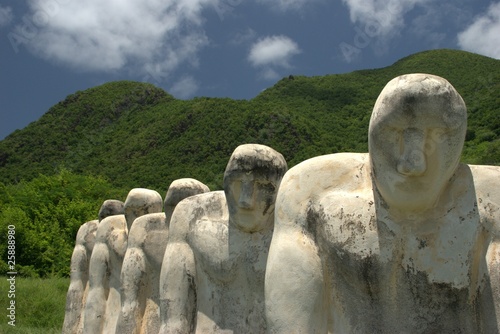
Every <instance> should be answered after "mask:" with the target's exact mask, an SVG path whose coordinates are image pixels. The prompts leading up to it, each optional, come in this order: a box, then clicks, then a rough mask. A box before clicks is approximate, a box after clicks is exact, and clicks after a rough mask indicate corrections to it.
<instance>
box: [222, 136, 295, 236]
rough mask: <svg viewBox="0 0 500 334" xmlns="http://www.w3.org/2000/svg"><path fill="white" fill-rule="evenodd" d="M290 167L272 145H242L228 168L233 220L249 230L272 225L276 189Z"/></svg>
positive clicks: (226, 176)
mask: <svg viewBox="0 0 500 334" xmlns="http://www.w3.org/2000/svg"><path fill="white" fill-rule="evenodd" d="M286 171H287V164H286V161H285V159H284V158H283V156H282V155H281V154H280V153H278V152H277V151H275V150H273V149H272V148H270V147H267V146H264V145H258V144H245V145H240V146H238V147H237V148H236V149H235V150H234V152H233V154H232V155H231V158H230V159H229V162H228V164H227V167H226V171H225V172H224V193H225V195H226V199H227V205H228V209H229V217H230V218H229V220H230V224H232V225H233V226H236V227H237V228H239V229H240V230H242V231H245V232H256V231H260V230H263V229H265V228H268V227H272V225H273V223H274V204H275V201H276V193H277V191H278V188H279V185H280V183H281V179H282V178H283V175H285V173H286Z"/></svg>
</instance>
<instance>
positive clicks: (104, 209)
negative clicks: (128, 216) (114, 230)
mask: <svg viewBox="0 0 500 334" xmlns="http://www.w3.org/2000/svg"><path fill="white" fill-rule="evenodd" d="M123 213H124V211H123V202H122V201H119V200H117V199H108V200H105V201H104V203H102V205H101V208H100V209H99V222H100V221H101V220H103V219H104V218H106V217H109V216H116V215H123Z"/></svg>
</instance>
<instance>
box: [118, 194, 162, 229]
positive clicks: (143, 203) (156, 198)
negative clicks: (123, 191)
mask: <svg viewBox="0 0 500 334" xmlns="http://www.w3.org/2000/svg"><path fill="white" fill-rule="evenodd" d="M162 207H163V201H162V199H161V196H160V194H158V192H156V191H154V190H150V189H144V188H134V189H132V190H130V192H129V193H128V195H127V199H126V200H125V204H124V212H125V219H126V220H127V226H128V229H129V230H130V227H132V223H133V222H134V220H135V219H136V218H138V217H140V216H143V215H145V214H148V213H157V212H161V211H162Z"/></svg>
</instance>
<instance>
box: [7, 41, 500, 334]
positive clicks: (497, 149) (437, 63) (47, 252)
mask: <svg viewBox="0 0 500 334" xmlns="http://www.w3.org/2000/svg"><path fill="white" fill-rule="evenodd" d="M499 65H500V61H499V60H495V59H491V58H487V57H483V56H479V55H476V54H471V53H467V52H463V51H454V50H433V51H427V52H422V53H418V54H415V55H412V56H409V57H406V58H404V59H401V60H400V61H398V62H396V63H395V64H393V65H391V66H389V67H386V68H382V69H373V70H364V71H357V72H352V73H347V74H340V75H325V76H318V77H305V76H290V77H287V78H284V79H282V80H280V81H279V82H277V83H276V84H275V85H274V86H273V87H271V88H269V89H267V90H265V91H264V92H262V93H261V94H259V95H258V96H256V97H255V98H254V99H251V100H248V101H247V100H232V99H222V98H207V97H199V98H194V99H192V100H189V101H181V100H176V99H174V98H173V97H172V96H170V95H169V94H168V93H166V92H164V91H163V90H161V89H159V88H157V87H155V86H153V85H150V84H144V83H137V82H128V81H120V82H111V83H107V84H104V85H102V86H99V87H95V88H92V89H89V90H86V91H83V92H76V93H74V94H72V95H70V96H68V97H67V98H66V99H65V100H63V101H61V102H60V103H58V104H56V105H54V106H53V107H52V108H51V109H50V110H49V111H48V112H47V113H46V114H45V115H43V116H42V117H41V118H40V119H39V120H38V121H36V122H33V123H32V124H30V125H29V126H27V127H26V128H25V129H23V130H18V131H15V132H14V133H12V134H11V135H9V136H8V137H7V138H6V139H5V140H3V141H0V244H1V245H5V247H4V246H2V247H0V275H5V273H7V272H8V271H9V270H8V266H7V248H6V245H7V236H8V233H7V230H8V226H9V225H15V232H16V234H15V237H16V239H15V240H16V271H17V272H18V276H17V278H16V306H17V307H16V309H17V316H16V327H15V328H12V327H11V326H9V325H7V324H6V321H5V322H2V323H0V332H1V333H4V332H5V333H6V332H9V333H56V332H57V333H59V332H60V329H61V326H62V322H63V318H64V306H63V305H64V304H65V295H66V292H67V288H68V285H69V280H68V278H67V276H68V275H69V263H70V259H71V253H72V250H73V247H74V242H75V237H76V233H77V231H78V228H79V226H80V225H81V224H82V223H84V222H86V221H89V220H93V219H96V218H97V213H98V210H99V207H100V205H101V204H102V202H103V201H104V200H105V199H109V198H116V199H121V200H124V199H125V196H126V194H127V192H128V190H129V189H131V188H134V187H148V188H151V189H155V190H157V191H159V192H160V193H161V194H165V192H166V190H167V188H168V186H169V184H170V183H171V182H172V181H173V180H175V179H178V178H182V177H194V178H197V179H199V180H200V181H202V182H204V183H206V184H207V185H209V187H210V188H211V189H213V190H215V189H221V188H222V174H223V171H224V168H225V165H226V163H227V159H228V158H229V156H230V154H231V153H232V151H233V150H234V148H235V147H236V146H238V145H239V144H243V143H261V144H265V145H268V146H271V147H273V148H275V149H277V150H278V151H280V152H281V153H282V154H283V155H284V156H285V158H286V159H287V161H288V163H289V167H292V166H294V165H295V164H297V163H299V162H301V161H303V160H305V159H308V158H311V157H314V156H317V155H321V154H329V153H335V152H342V151H352V152H366V151H367V129H368V122H369V118H370V114H371V110H372V107H373V104H374V102H375V99H376V98H377V96H378V94H379V93H380V91H381V90H382V88H383V87H384V85H385V84H386V83H387V82H388V81H389V80H390V79H392V78H393V77H395V76H397V75H400V74H405V73H415V72H423V73H431V74H436V75H439V76H442V77H444V78H446V79H448V80H449V81H450V82H451V83H452V84H453V85H454V86H455V88H456V89H457V90H458V91H459V93H460V94H461V95H462V97H463V98H464V100H465V101H466V103H467V105H468V111H469V120H468V131H467V138H466V144H465V148H464V152H463V157H462V160H463V161H464V162H466V163H474V164H491V165H500V116H499V113H500V110H499V109H500V96H499V95H498V94H497V93H498V92H499V91H500V66H499ZM24 277H28V278H24ZM36 277H42V278H44V279H39V278H38V279H35V278H36ZM60 277H64V278H60ZM0 288H1V291H7V288H8V282H7V280H6V279H2V280H0ZM4 288H5V289H4ZM8 303H9V300H8V299H7V294H2V295H0V305H4V306H5V305H8Z"/></svg>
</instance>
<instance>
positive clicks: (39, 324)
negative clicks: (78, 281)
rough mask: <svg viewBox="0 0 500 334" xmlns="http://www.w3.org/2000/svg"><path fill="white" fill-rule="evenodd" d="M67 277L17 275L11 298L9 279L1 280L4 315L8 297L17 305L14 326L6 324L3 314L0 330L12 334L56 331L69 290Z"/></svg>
mask: <svg viewBox="0 0 500 334" xmlns="http://www.w3.org/2000/svg"><path fill="white" fill-rule="evenodd" d="M68 287H69V279H67V278H48V279H34V278H21V277H17V278H16V293H15V298H12V299H10V298H9V297H8V295H7V293H3V291H9V282H8V281H7V280H6V279H1V280H0V291H2V294H0V305H1V306H2V309H3V310H4V314H5V315H6V314H7V313H6V312H7V310H6V308H7V307H8V305H9V304H10V301H11V300H15V302H16V304H15V306H16V314H15V316H16V318H15V320H16V322H15V327H14V326H11V325H9V324H7V321H11V320H10V319H9V318H7V317H6V316H5V315H3V316H2V318H3V319H2V321H1V322H0V333H13V334H56V333H57V334H59V333H61V328H62V323H63V320H64V305H65V304H66V293H67V292H68Z"/></svg>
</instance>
